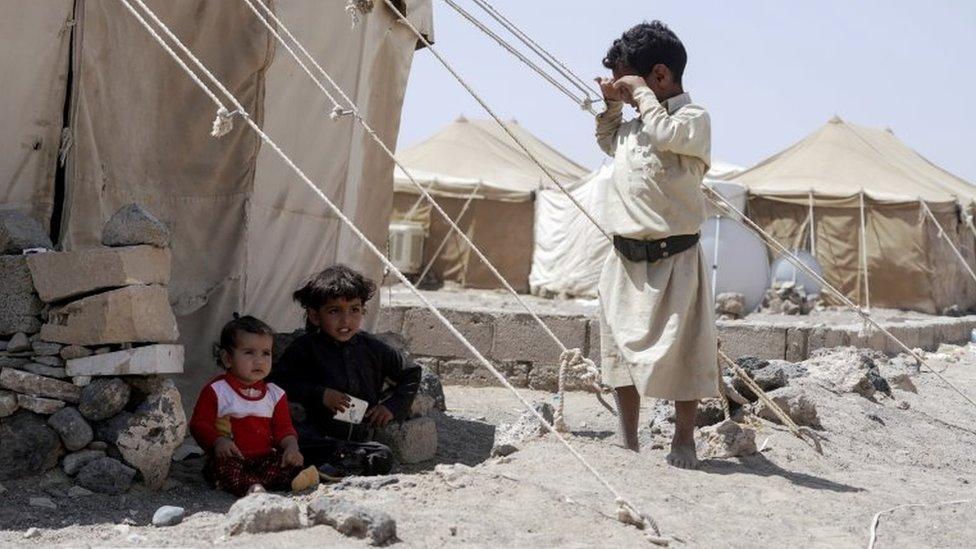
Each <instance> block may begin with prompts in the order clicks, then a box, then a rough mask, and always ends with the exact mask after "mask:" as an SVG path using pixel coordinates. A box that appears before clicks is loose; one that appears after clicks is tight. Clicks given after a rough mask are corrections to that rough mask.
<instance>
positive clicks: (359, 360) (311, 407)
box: [271, 331, 421, 440]
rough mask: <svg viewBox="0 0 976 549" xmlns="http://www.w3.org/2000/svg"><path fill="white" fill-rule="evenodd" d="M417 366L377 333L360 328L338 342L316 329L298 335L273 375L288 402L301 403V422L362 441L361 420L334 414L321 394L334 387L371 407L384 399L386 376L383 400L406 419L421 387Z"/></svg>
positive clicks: (419, 372) (340, 436)
mask: <svg viewBox="0 0 976 549" xmlns="http://www.w3.org/2000/svg"><path fill="white" fill-rule="evenodd" d="M420 375H421V370H420V367H419V366H417V365H415V364H413V363H411V362H410V361H408V360H407V359H406V357H405V356H404V355H403V354H402V353H400V352H399V351H397V350H396V349H394V348H392V347H390V346H389V345H387V344H386V343H384V342H383V341H381V340H380V339H378V338H377V337H375V336H373V335H372V334H369V333H367V332H359V333H357V334H356V335H354V336H353V337H352V339H350V340H349V341H347V342H344V343H343V342H339V341H336V340H335V339H333V338H331V337H329V336H328V335H326V334H324V333H322V332H320V331H318V332H314V333H306V334H304V335H302V336H300V337H299V338H298V339H296V340H295V341H294V342H293V343H292V344H291V345H289V346H288V349H286V350H285V352H284V354H283V355H282V356H281V359H279V361H278V363H277V364H276V365H275V367H274V370H273V371H272V375H271V379H273V380H274V381H275V382H276V383H278V384H280V385H281V386H282V387H283V388H284V389H285V391H287V393H288V396H289V397H291V400H292V402H297V403H300V404H302V406H304V408H305V413H306V419H305V423H307V424H308V425H309V426H311V427H313V428H314V429H315V431H317V432H319V433H321V434H326V435H329V436H333V437H336V438H342V439H347V438H350V439H353V440H363V439H365V437H366V429H365V427H364V426H362V425H356V426H353V427H350V424H349V423H346V422H343V421H338V420H336V419H334V418H333V416H334V414H333V413H332V411H331V410H329V409H328V408H326V407H325V404H324V403H323V401H322V395H323V393H324V392H325V390H326V389H334V390H336V391H339V392H342V393H345V394H347V395H350V396H354V397H356V398H359V399H362V400H365V401H366V402H367V403H369V406H370V407H373V406H375V405H377V404H379V403H381V399H383V396H384V394H383V385H384V381H385V380H387V379H389V380H390V381H391V382H392V394H391V395H390V396H389V397H387V398H386V399H385V400H382V404H383V405H384V406H386V407H387V408H388V409H389V410H390V412H392V413H393V416H394V418H396V419H398V420H403V419H406V418H407V416H408V415H409V413H410V406H411V404H412V403H413V399H414V397H415V396H416V394H417V389H418V388H419V387H420Z"/></svg>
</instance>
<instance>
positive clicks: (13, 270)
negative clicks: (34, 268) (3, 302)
mask: <svg viewBox="0 0 976 549" xmlns="http://www.w3.org/2000/svg"><path fill="white" fill-rule="evenodd" d="M27 257H28V256H26V255H0V295H3V294H32V293H34V282H33V281H32V280H31V274H30V269H29V268H28V267H27Z"/></svg>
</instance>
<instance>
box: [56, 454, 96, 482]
mask: <svg viewBox="0 0 976 549" xmlns="http://www.w3.org/2000/svg"><path fill="white" fill-rule="evenodd" d="M103 457H105V452H103V451H100V450H81V451H79V452H73V453H71V454H68V455H66V456H64V459H62V460H61V470H62V471H64V474H66V475H69V476H75V475H77V474H78V471H80V470H81V468H82V467H84V466H85V465H87V464H88V463H89V462H92V461H95V460H96V459H98V458H103Z"/></svg>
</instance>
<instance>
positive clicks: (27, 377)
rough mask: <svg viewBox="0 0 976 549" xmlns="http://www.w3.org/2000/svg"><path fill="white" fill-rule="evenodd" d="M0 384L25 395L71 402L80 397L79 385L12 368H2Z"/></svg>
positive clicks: (76, 400)
mask: <svg viewBox="0 0 976 549" xmlns="http://www.w3.org/2000/svg"><path fill="white" fill-rule="evenodd" d="M0 386H2V387H4V388H6V389H10V390H11V391H14V392H17V393H23V394H25V395H34V396H41V397H48V398H56V399H58V400H64V401H66V402H72V403H75V402H78V400H79V399H80V398H81V388H80V387H76V386H74V385H72V384H70V383H66V382H64V381H59V380H57V379H51V378H49V377H44V376H39V375H37V374H32V373H30V372H22V371H20V370H14V369H12V368H4V369H3V371H0Z"/></svg>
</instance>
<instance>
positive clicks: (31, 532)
mask: <svg viewBox="0 0 976 549" xmlns="http://www.w3.org/2000/svg"><path fill="white" fill-rule="evenodd" d="M39 535H41V531H40V530H38V529H37V528H34V527H31V528H28V529H27V531H26V532H24V539H31V538H36V537H37V536H39Z"/></svg>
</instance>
